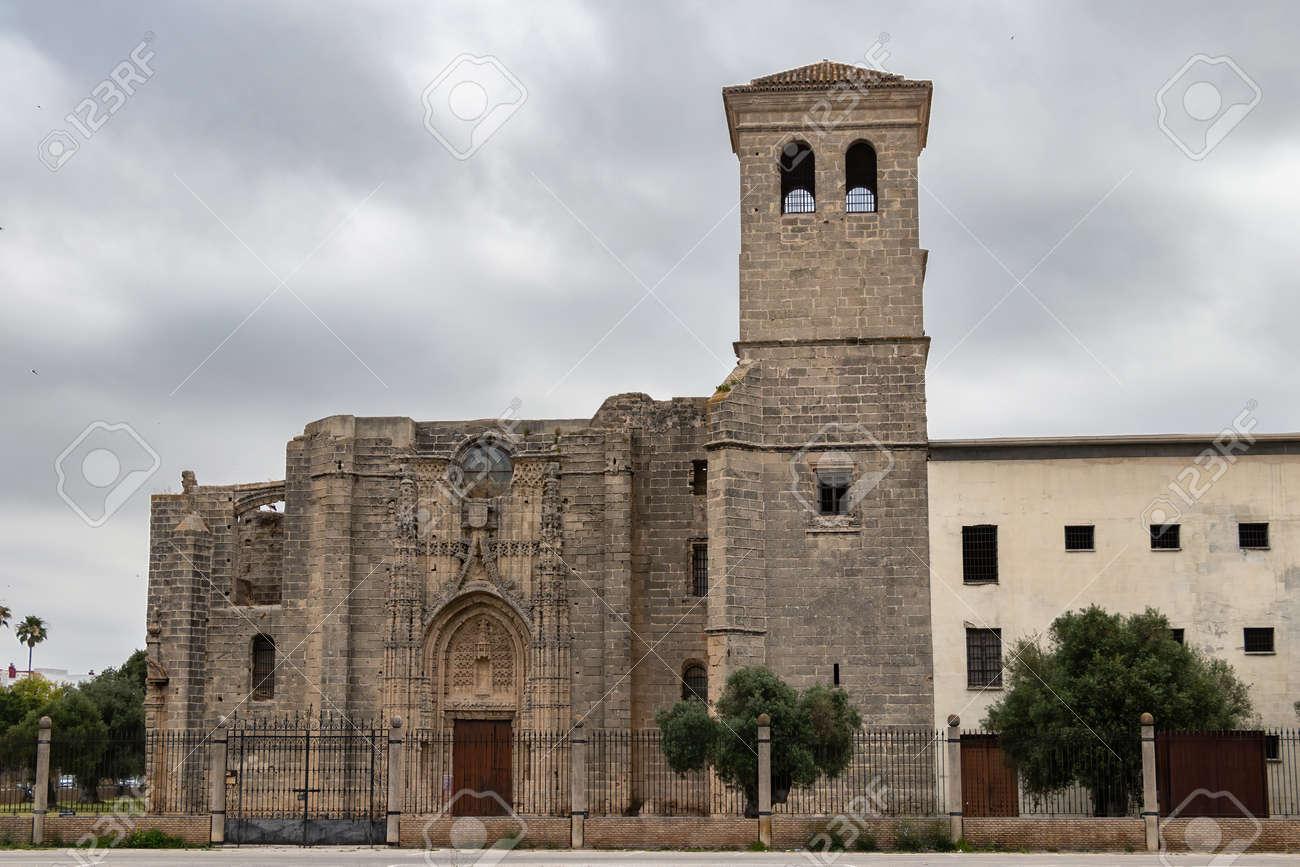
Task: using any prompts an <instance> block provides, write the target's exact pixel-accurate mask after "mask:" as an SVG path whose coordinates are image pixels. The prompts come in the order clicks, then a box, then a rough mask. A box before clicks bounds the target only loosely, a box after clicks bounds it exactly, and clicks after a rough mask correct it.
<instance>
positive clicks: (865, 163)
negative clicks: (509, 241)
mask: <svg viewBox="0 0 1300 867" xmlns="http://www.w3.org/2000/svg"><path fill="white" fill-rule="evenodd" d="M844 190H845V193H844V210H845V211H846V212H847V213H850V214H871V213H875V211H876V209H877V208H878V207H879V205H880V186H879V181H878V179H877V171H876V149H875V148H874V147H872V146H871V143H870V142H866V141H862V140H858V141H855V142H854V143H853V144H851V145H849V149H848V150H847V151H845V153H844Z"/></svg>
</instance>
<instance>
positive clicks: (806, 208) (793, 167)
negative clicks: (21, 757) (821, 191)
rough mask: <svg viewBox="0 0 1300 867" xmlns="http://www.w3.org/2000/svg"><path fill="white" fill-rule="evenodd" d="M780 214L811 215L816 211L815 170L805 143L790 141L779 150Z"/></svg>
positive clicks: (810, 150) (810, 149)
mask: <svg viewBox="0 0 1300 867" xmlns="http://www.w3.org/2000/svg"><path fill="white" fill-rule="evenodd" d="M777 162H778V164H779V165H780V167H781V213H783V214H811V213H812V212H813V211H815V210H817V170H816V167H815V163H816V160H815V158H814V157H813V152H812V148H810V147H809V146H808V143H807V142H802V141H792V142H789V143H788V144H786V146H785V147H784V148H782V149H781V157H780V159H779V160H778V161H777Z"/></svg>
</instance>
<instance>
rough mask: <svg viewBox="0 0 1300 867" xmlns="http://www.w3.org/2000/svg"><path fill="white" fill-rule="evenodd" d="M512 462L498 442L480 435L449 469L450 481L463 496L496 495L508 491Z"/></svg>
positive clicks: (480, 496)
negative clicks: (480, 437)
mask: <svg viewBox="0 0 1300 867" xmlns="http://www.w3.org/2000/svg"><path fill="white" fill-rule="evenodd" d="M513 474H514V463H513V462H512V461H511V460H510V453H509V452H507V451H506V449H505V447H504V446H502V445H501V443H500V442H498V441H497V440H495V439H493V438H487V437H484V438H482V439H479V440H478V441H476V442H474V443H473V444H472V445H470V446H469V447H468V448H466V449H465V451H463V452H462V453H461V455H460V459H459V460H458V461H457V462H456V464H455V465H454V466H453V467H452V468H451V475H452V479H451V481H452V483H453V487H454V488H455V489H456V491H457V492H458V493H459V494H460V495H461V496H463V497H475V498H484V497H500V496H503V495H504V494H505V493H506V492H507V491H509V490H510V477H511V476H512V475H513Z"/></svg>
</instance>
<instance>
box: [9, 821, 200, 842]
mask: <svg viewBox="0 0 1300 867" xmlns="http://www.w3.org/2000/svg"><path fill="white" fill-rule="evenodd" d="M155 828H156V829H157V830H159V831H162V832H163V833H164V834H170V835H171V836H173V837H179V838H181V839H182V840H184V841H185V842H186V843H189V844H191V845H195V846H205V845H207V843H208V841H209V839H210V838H211V834H212V819H211V817H210V816H207V815H202V816H137V817H135V818H134V819H132V820H131V821H130V825H129V827H127V828H125V830H124V826H123V824H122V820H120V819H118V818H117V817H116V816H111V815H109V816H53V815H50V816H46V817H45V842H46V843H47V844H53V845H55V846H59V845H65V846H73V845H75V844H76V843H77V841H78V840H80V839H82V838H83V837H86V836H89V835H98V836H108V837H111V836H113V835H115V834H119V833H126V834H129V833H131V832H132V831H149V830H153V829H155ZM28 832H29V833H30V823H29V825H28Z"/></svg>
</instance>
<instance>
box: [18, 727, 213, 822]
mask: <svg viewBox="0 0 1300 867" xmlns="http://www.w3.org/2000/svg"><path fill="white" fill-rule="evenodd" d="M206 744H207V733H206V732H179V731H178V732H149V733H148V734H145V733H144V732H139V733H135V734H132V735H128V736H125V737H122V736H118V737H112V736H96V735H86V734H83V733H79V732H77V731H71V732H62V731H58V730H56V731H55V732H54V733H53V737H52V738H51V740H50V792H49V810H50V811H51V812H53V813H59V814H64V815H81V814H92V815H97V814H103V813H121V814H127V815H132V814H142V813H146V812H152V813H160V814H163V813H165V814H190V815H194V814H199V813H204V812H206V811H207V809H208V804H207V750H206V748H205V746H206ZM32 752H33V757H34V754H35V747H34V746H33V750H32ZM24 774H25V778H24V779H23V780H21V781H20V782H19V783H18V784H17V786H16V788H17V791H18V793H19V794H21V795H22V796H23V797H24V798H28V799H30V797H31V795H32V789H31V783H30V779H31V773H30V772H27V771H24ZM5 788H6V789H8V788H9V787H8V786H6V787H5ZM25 809H27V810H30V809H31V806H30V801H29V802H28V804H27V806H26V807H25Z"/></svg>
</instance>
